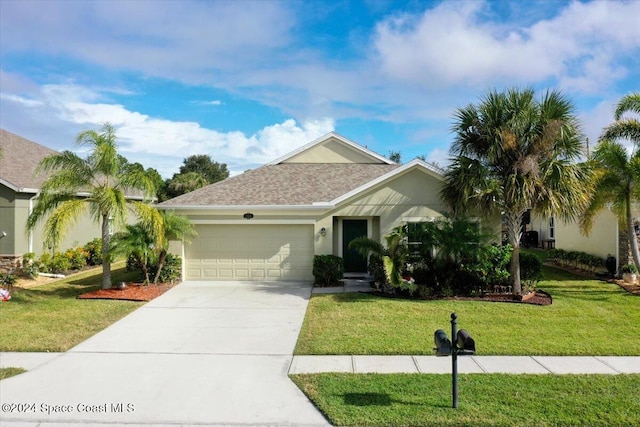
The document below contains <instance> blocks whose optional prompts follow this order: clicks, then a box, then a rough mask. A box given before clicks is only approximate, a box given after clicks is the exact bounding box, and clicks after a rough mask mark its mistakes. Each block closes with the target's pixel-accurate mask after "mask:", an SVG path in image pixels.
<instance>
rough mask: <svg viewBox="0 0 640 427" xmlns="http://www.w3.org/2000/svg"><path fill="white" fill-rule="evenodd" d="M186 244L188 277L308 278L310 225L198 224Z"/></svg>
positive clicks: (311, 261) (311, 252)
mask: <svg viewBox="0 0 640 427" xmlns="http://www.w3.org/2000/svg"><path fill="white" fill-rule="evenodd" d="M196 231H197V232H198V237H197V238H196V239H194V241H193V243H192V244H191V245H189V246H187V248H186V270H185V271H186V275H187V279H191V280H206V279H224V280H233V279H236V280H265V279H267V280H283V279H284V280H287V279H288V280H310V279H311V278H312V275H311V271H312V266H313V226H311V225H246V226H245V225H197V226H196Z"/></svg>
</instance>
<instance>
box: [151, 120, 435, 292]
mask: <svg viewBox="0 0 640 427" xmlns="http://www.w3.org/2000/svg"><path fill="white" fill-rule="evenodd" d="M442 180H443V177H442V175H441V174H440V171H439V170H438V169H437V168H436V167H434V166H432V165H429V164H427V163H425V162H423V161H420V160H413V161H411V162H409V163H407V164H404V165H399V164H396V163H394V162H392V161H391V160H389V159H386V158H384V157H382V156H380V155H378V154H376V153H374V152H372V151H370V150H368V149H367V148H365V147H362V146H360V145H358V144H356V143H354V142H352V141H349V140H348V139H346V138H344V137H342V136H340V135H338V134H336V133H329V134H327V135H325V136H323V137H321V138H319V139H317V140H315V141H312V142H311V143H309V144H307V145H305V146H303V147H301V148H299V149H298V150H295V151H293V152H292V153H289V154H287V155H286V156H284V157H281V158H279V159H277V160H274V161H273V162H271V163H268V164H266V165H264V166H262V167H260V168H257V169H254V170H250V171H247V172H245V173H243V174H241V175H238V176H234V177H232V178H229V179H227V180H225V181H222V182H219V183H215V184H212V185H209V186H207V187H204V188H201V189H199V190H196V191H193V192H191V193H188V194H184V195H182V196H179V197H176V198H174V199H171V200H168V201H166V202H164V203H161V204H160V205H159V207H160V208H162V209H172V210H175V212H176V213H178V214H181V215H185V216H187V217H188V218H189V219H190V220H191V221H192V223H193V224H194V225H195V229H196V231H197V232H198V237H196V238H194V239H193V240H192V242H191V244H182V245H181V246H180V247H179V248H175V251H176V252H178V253H180V254H181V255H182V256H183V259H184V260H185V262H184V263H183V278H184V279H186V280H216V279H217V280H311V279H312V278H313V276H312V264H313V256H314V255H322V254H333V255H338V256H341V257H343V258H344V261H345V271H346V272H347V273H364V272H366V268H367V265H366V260H365V259H364V258H363V257H362V256H360V255H359V254H357V253H354V252H352V251H350V250H349V249H348V247H347V245H348V242H349V241H351V240H352V239H353V238H355V237H359V236H363V235H366V236H368V237H371V238H374V239H378V240H380V239H381V237H382V236H384V235H385V234H388V233H389V232H390V231H391V230H392V229H393V228H394V227H396V226H398V225H401V224H403V223H407V222H420V221H427V220H432V219H434V218H439V217H442V216H443V214H444V213H445V212H446V209H445V206H444V204H443V203H442V201H441V200H440V197H439V192H440V187H441V184H442Z"/></svg>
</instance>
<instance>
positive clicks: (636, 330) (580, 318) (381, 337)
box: [295, 267, 640, 355]
mask: <svg viewBox="0 0 640 427" xmlns="http://www.w3.org/2000/svg"><path fill="white" fill-rule="evenodd" d="M544 273H545V278H546V280H545V281H542V282H541V283H540V284H539V286H538V288H539V289H542V290H545V291H547V292H548V293H550V294H551V295H552V296H553V304H552V305H550V306H544V307H541V306H533V305H528V304H513V303H493V302H477V301H456V300H435V301H417V300H407V299H392V298H383V297H378V296H373V295H368V294H362V293H360V294H329V295H314V296H313V297H312V298H311V301H310V303H309V307H308V309H307V314H306V317H305V321H304V325H303V327H302V331H301V333H300V336H299V338H298V343H297V345H296V350H295V353H296V354H433V351H432V348H433V333H434V331H435V330H436V329H439V328H442V329H444V330H445V331H450V329H451V324H450V314H451V313H452V312H456V313H457V314H458V325H459V327H460V328H465V329H467V330H469V332H470V333H471V334H472V336H473V337H474V339H475V341H476V349H477V353H478V354H479V355H640V339H633V338H632V337H638V336H640V297H638V296H635V295H631V294H629V293H627V292H625V291H624V290H622V289H621V288H619V287H618V286H617V285H615V284H609V283H605V282H601V281H597V280H587V279H584V278H581V277H577V276H575V275H572V274H570V273H567V272H565V271H562V270H558V269H555V268H549V267H544Z"/></svg>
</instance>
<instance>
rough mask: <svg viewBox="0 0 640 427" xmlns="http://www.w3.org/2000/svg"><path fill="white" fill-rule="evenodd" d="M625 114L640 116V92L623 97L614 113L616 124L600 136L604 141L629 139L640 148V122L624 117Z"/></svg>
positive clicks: (607, 128) (611, 125)
mask: <svg viewBox="0 0 640 427" xmlns="http://www.w3.org/2000/svg"><path fill="white" fill-rule="evenodd" d="M625 113H636V114H640V92H635V93H630V94H628V95H626V96H623V97H622V98H621V99H620V101H618V105H617V106H616V110H615V113H614V118H615V120H616V121H615V122H613V123H612V124H610V125H609V126H607V127H606V128H605V129H604V131H603V132H602V136H600V140H603V139H618V138H622V139H628V140H630V141H631V142H633V143H634V144H635V147H636V148H638V146H639V145H640V120H638V119H637V118H634V117H623V116H624V115H625Z"/></svg>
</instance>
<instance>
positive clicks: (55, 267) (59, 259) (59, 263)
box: [49, 252, 71, 273]
mask: <svg viewBox="0 0 640 427" xmlns="http://www.w3.org/2000/svg"><path fill="white" fill-rule="evenodd" d="M49 270H50V271H51V272H52V273H64V272H65V271H68V270H71V261H70V260H69V258H68V257H67V256H66V255H65V254H63V253H62V252H55V253H54V254H53V256H52V257H51V261H50V263H49Z"/></svg>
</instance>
